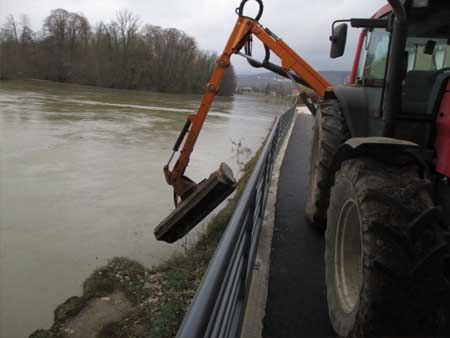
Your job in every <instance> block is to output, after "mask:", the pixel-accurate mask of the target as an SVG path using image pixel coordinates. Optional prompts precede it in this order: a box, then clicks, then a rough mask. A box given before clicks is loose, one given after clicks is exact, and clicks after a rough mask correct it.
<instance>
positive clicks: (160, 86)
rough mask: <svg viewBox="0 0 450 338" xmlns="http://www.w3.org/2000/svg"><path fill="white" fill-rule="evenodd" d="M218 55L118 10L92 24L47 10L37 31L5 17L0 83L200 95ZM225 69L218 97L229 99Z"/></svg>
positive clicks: (230, 79)
mask: <svg viewBox="0 0 450 338" xmlns="http://www.w3.org/2000/svg"><path fill="white" fill-rule="evenodd" d="M216 59H217V55H216V54H215V53H211V52H207V51H202V50H200V49H199V48H198V46H197V43H196V41H195V40H194V38H192V37H191V36H189V35H187V34H186V33H184V32H183V31H181V30H179V29H175V28H162V27H159V26H153V25H149V24H146V25H142V24H141V22H140V19H139V18H138V17H137V16H136V15H135V14H133V13H131V12H129V11H127V10H122V11H120V12H118V13H117V15H116V18H115V19H114V20H113V21H111V22H110V23H108V24H106V23H103V22H100V23H98V24H96V25H95V26H92V25H91V24H90V23H89V21H88V19H87V18H86V17H85V16H83V15H82V14H80V13H73V12H68V11H67V10H65V9H55V10H52V11H51V13H50V15H49V16H47V18H46V19H45V20H44V23H43V26H42V28H41V30H40V31H38V32H34V31H33V30H32V28H31V26H30V24H29V20H28V19H27V17H26V16H22V17H21V18H20V20H16V19H15V18H14V17H13V16H12V15H10V16H8V17H7V19H6V23H5V24H4V25H3V27H2V28H1V30H0V80H8V79H21V78H36V79H43V80H52V81H60V82H71V83H79V84H85V85H95V86H102V87H109V88H120V89H143V90H151V91H159V92H171V93H201V92H203V90H204V88H205V85H206V83H207V82H208V80H209V76H210V74H211V72H212V69H213V67H214V65H215V62H216ZM235 88H236V77H235V73H234V70H233V68H232V67H230V68H229V69H228V70H227V72H226V74H225V76H224V79H223V81H222V85H221V90H220V94H221V95H227V96H228V95H233V93H234V91H235Z"/></svg>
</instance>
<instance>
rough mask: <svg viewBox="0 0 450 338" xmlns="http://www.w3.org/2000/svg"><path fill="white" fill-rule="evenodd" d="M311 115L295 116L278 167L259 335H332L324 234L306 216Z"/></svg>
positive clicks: (278, 336) (285, 336)
mask: <svg viewBox="0 0 450 338" xmlns="http://www.w3.org/2000/svg"><path fill="white" fill-rule="evenodd" d="M313 124H314V118H313V117H312V116H311V115H304V114H301V115H298V117H297V120H296V122H295V125H294V128H293V130H292V135H291V139H290V142H289V145H288V147H287V151H286V154H285V157H284V161H283V164H282V167H281V172H280V179H279V185H278V195H277V204H276V215H275V227H274V233H273V239H272V252H271V266H270V279H269V294H268V300H267V305H266V316H265V318H264V330H263V337H266V338H269V337H270V338H281V337H283V338H288V337H291V338H292V337H334V334H333V330H332V328H331V324H330V322H329V319H328V312H327V311H328V309H327V304H326V290H325V271H324V258H323V255H324V241H323V234H322V233H321V232H320V231H317V230H316V229H314V228H312V227H311V226H310V225H309V224H308V223H307V222H306V220H305V215H304V205H305V200H306V186H307V177H308V170H309V155H310V143H311V138H312V127H313Z"/></svg>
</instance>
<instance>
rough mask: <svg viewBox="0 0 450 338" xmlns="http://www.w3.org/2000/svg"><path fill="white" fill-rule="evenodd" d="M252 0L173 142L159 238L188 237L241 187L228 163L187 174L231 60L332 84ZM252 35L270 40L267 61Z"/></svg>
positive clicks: (320, 89) (321, 86) (314, 84)
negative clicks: (170, 197) (169, 198)
mask: <svg viewBox="0 0 450 338" xmlns="http://www.w3.org/2000/svg"><path fill="white" fill-rule="evenodd" d="M247 1H249V0H242V2H241V5H240V7H239V8H238V9H237V12H238V19H237V22H236V24H235V26H234V28H233V31H232V32H231V35H230V37H229V39H228V42H227V44H226V46H225V49H224V51H223V53H222V54H221V55H220V57H219V58H218V59H217V61H216V64H215V66H214V70H213V72H212V75H211V78H210V80H209V82H208V84H207V85H206V89H205V93H204V95H203V98H202V100H201V103H200V106H199V108H198V110H197V112H196V113H195V114H190V115H189V116H188V117H187V120H186V123H185V125H184V127H183V129H182V131H181V133H180V135H179V136H178V139H177V141H176V142H175V145H174V147H173V153H172V156H171V157H170V160H169V163H168V164H167V165H165V166H164V176H165V178H166V181H167V183H168V184H169V185H171V186H173V190H174V202H175V206H176V209H175V210H174V211H173V212H172V213H171V214H170V215H169V216H168V217H167V218H166V219H165V220H163V221H162V222H161V223H160V225H159V226H158V227H157V228H156V229H155V231H154V232H155V235H156V238H157V239H159V240H164V241H166V242H169V243H172V242H174V241H176V240H177V239H179V238H181V237H183V236H184V235H185V234H186V233H187V232H188V231H189V230H190V229H192V228H193V227H194V226H195V225H196V224H197V223H198V222H200V221H201V220H202V219H203V218H204V217H205V216H206V215H207V214H208V213H209V212H211V211H212V210H213V209H214V208H215V207H216V206H217V205H219V204H220V203H221V202H222V201H223V200H224V199H225V198H226V197H227V196H228V195H230V194H231V193H232V192H233V190H234V188H235V183H236V182H235V180H234V177H233V175H232V172H231V169H229V167H228V166H226V164H222V165H221V167H220V169H219V170H218V171H216V172H214V173H213V174H211V176H210V177H209V178H208V179H206V180H203V181H202V182H200V183H198V184H196V183H195V182H193V181H192V180H191V179H189V178H188V177H186V176H185V175H184V174H185V171H186V168H187V166H188V164H189V160H190V156H191V154H192V151H193V150H194V146H195V143H196V142H197V139H198V136H199V135H200V132H201V129H202V127H203V123H204V122H205V119H206V117H207V115H208V112H209V109H210V107H211V104H212V102H213V100H214V98H215V96H216V95H217V94H218V93H219V88H220V83H221V81H222V78H223V76H224V74H225V71H226V70H227V68H228V67H229V66H230V59H231V56H232V55H233V54H239V55H243V56H245V57H246V58H247V59H248V61H249V63H250V65H252V66H254V67H264V68H267V69H269V70H271V71H274V72H276V73H278V74H280V75H284V76H286V77H289V78H291V79H294V80H296V81H297V82H299V83H300V84H303V85H305V86H307V87H309V88H311V89H312V90H314V91H315V92H317V93H318V94H319V95H320V96H324V94H325V91H326V90H327V89H328V88H329V87H330V84H329V83H328V81H327V80H325V79H324V78H323V77H322V76H321V75H320V74H319V73H318V72H317V71H316V70H315V69H314V68H313V67H311V66H310V65H309V64H308V63H307V62H306V61H305V60H303V59H302V58H301V57H300V56H299V55H298V54H297V53H296V52H295V51H294V50H292V49H291V48H290V47H289V46H288V45H287V44H286V43H285V42H284V41H283V40H281V39H280V38H278V37H277V36H276V35H275V34H274V33H272V32H271V31H270V30H269V29H268V28H264V27H263V26H261V25H260V24H259V23H258V20H259V18H260V17H261V14H262V10H263V4H262V0H256V1H257V2H258V4H259V5H260V10H259V13H258V15H257V17H256V18H255V19H252V18H249V17H247V16H244V15H243V9H244V6H245V4H246V3H247ZM252 36H256V37H257V38H258V39H259V40H260V41H261V42H262V43H263V44H264V47H265V50H266V57H265V59H264V61H263V62H262V63H260V62H258V61H256V60H254V59H253V58H252V57H251V43H252ZM243 47H245V55H244V54H241V53H240V50H241V49H242V48H243ZM271 51H272V52H273V53H275V54H276V55H277V56H278V57H279V58H280V59H281V63H282V64H281V66H278V65H275V64H272V63H270V62H269V58H270V52H271ZM183 141H184V143H183ZM181 144H183V147H182V149H181V151H180V154H179V157H178V160H177V162H176V163H175V165H174V167H173V169H172V170H170V168H169V165H170V162H171V160H172V158H173V157H174V155H175V154H176V152H177V151H178V150H179V148H180V146H181ZM179 200H181V201H182V203H181V204H180V205H178V202H179Z"/></svg>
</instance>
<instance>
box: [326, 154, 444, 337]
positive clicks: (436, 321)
mask: <svg viewBox="0 0 450 338" xmlns="http://www.w3.org/2000/svg"><path fill="white" fill-rule="evenodd" d="M446 231H447V229H444V226H443V225H442V224H441V210H440V209H439V208H436V207H435V206H434V204H433V200H432V198H431V184H430V182H429V181H427V180H425V179H422V178H421V177H420V176H419V174H418V167H417V166H416V165H415V164H413V163H411V162H409V163H408V164H402V165H400V164H398V163H397V164H386V163H382V162H379V161H376V160H372V159H353V160H349V161H346V162H344V163H343V165H342V168H341V169H340V171H339V172H338V173H337V174H336V180H335V185H334V187H333V189H332V192H331V197H330V206H329V209H328V224H327V230H326V235H325V238H326V250H325V264H326V285H327V300H328V308H329V316H330V320H331V323H332V325H333V327H334V330H335V331H336V333H337V334H338V335H339V336H340V337H449V336H450V331H449V330H448V324H449V320H450V316H449V314H450V311H449V309H450V302H449V298H448V292H449V279H448V278H449V273H448V257H449V253H450V248H449V245H448V242H447V237H448V236H447V233H446Z"/></svg>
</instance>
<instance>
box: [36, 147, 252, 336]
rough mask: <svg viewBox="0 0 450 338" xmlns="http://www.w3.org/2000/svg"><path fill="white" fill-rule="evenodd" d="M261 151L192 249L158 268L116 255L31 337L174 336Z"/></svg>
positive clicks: (174, 256)
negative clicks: (81, 291) (47, 324)
mask: <svg viewBox="0 0 450 338" xmlns="http://www.w3.org/2000/svg"><path fill="white" fill-rule="evenodd" d="M258 154H259V152H258V153H257V154H256V155H255V156H254V157H253V158H252V159H251V160H250V161H249V162H248V163H247V164H246V166H245V168H244V172H243V175H242V177H241V179H240V180H239V182H238V186H237V189H236V192H235V194H234V195H233V197H232V198H231V199H230V200H229V201H228V202H227V205H226V206H225V207H224V208H223V209H222V210H221V211H220V212H219V213H218V214H217V215H216V216H215V217H214V218H213V219H212V220H211V221H210V222H209V223H208V225H207V227H206V231H205V232H204V233H203V234H202V235H201V236H200V238H199V240H198V242H197V243H196V244H195V245H194V246H193V247H192V248H189V249H186V251H185V252H184V253H182V254H176V255H173V256H172V257H171V258H170V259H169V260H167V261H166V262H164V263H162V264H160V265H157V266H155V267H153V268H146V267H144V266H143V265H141V264H140V263H138V262H136V261H133V260H130V259H127V258H123V257H122V258H113V259H112V260H110V261H109V263H108V264H107V265H106V266H104V267H101V268H99V269H97V270H96V271H94V273H93V274H92V275H91V276H90V277H89V278H88V279H87V280H86V281H85V282H84V284H83V295H82V296H81V297H72V298H69V299H68V300H67V301H66V302H65V303H64V304H61V305H60V306H58V307H57V309H56V310H55V322H54V324H53V325H52V327H51V328H50V329H48V330H37V331H35V332H34V333H33V334H31V336H30V337H29V338H62V337H71V338H76V337H82V338H90V337H92V338H94V337H100V338H103V337H104V338H125V337H127V338H128V337H136V338H138V337H146V338H148V337H151V338H168V337H173V336H175V334H176V332H177V330H178V327H179V326H180V324H181V321H182V319H183V317H184V315H185V313H186V311H187V309H188V307H189V304H190V303H191V300H192V298H193V296H194V295H195V292H196V290H197V288H198V286H199V284H200V281H201V279H202V277H203V274H204V273H205V271H206V269H207V267H208V264H209V261H210V259H211V257H212V255H213V254H214V251H215V249H216V247H217V244H218V243H219V241H220V238H221V237H222V234H223V232H224V230H225V228H226V226H227V224H228V221H229V219H230V217H231V215H232V213H233V211H234V208H235V206H236V204H237V202H238V200H239V198H240V196H241V194H242V191H243V189H244V187H245V184H246V182H247V180H248V178H249V177H250V174H251V172H252V170H253V168H254V166H255V164H256V160H257V157H258Z"/></svg>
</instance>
